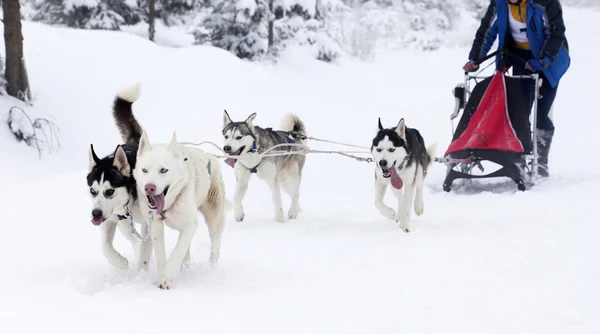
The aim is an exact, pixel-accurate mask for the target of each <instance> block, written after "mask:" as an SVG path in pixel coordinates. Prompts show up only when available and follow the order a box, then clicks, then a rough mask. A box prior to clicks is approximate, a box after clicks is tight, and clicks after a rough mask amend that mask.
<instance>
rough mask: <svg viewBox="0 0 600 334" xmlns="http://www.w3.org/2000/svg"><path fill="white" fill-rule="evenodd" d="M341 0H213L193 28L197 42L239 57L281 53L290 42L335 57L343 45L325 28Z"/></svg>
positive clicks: (318, 54) (321, 56) (320, 55)
mask: <svg viewBox="0 0 600 334" xmlns="http://www.w3.org/2000/svg"><path fill="white" fill-rule="evenodd" d="M338 4H341V3H340V2H339V1H338V0H213V1H212V3H211V7H210V12H209V13H208V14H207V15H206V16H205V17H204V18H203V20H202V21H201V22H200V24H199V25H198V27H197V28H196V29H195V30H194V37H195V40H196V44H211V45H213V46H217V47H220V48H223V49H226V50H229V51H231V52H233V53H234V54H235V55H236V56H238V57H240V58H247V59H251V60H254V59H258V58H261V57H263V56H266V55H269V56H275V57H276V56H278V55H279V54H280V53H281V52H282V51H284V50H285V49H287V48H288V47H290V46H302V47H310V48H311V49H312V50H313V55H314V57H315V58H317V59H320V60H323V61H332V60H334V59H335V58H337V57H338V55H339V52H340V49H339V47H338V46H337V45H336V43H335V41H334V40H333V39H331V38H330V37H329V36H328V35H327V32H326V23H325V21H326V19H327V18H328V15H329V13H330V12H332V11H333V10H335V9H336V8H337V6H336V5H338Z"/></svg>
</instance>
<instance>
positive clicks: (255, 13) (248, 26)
mask: <svg viewBox="0 0 600 334" xmlns="http://www.w3.org/2000/svg"><path fill="white" fill-rule="evenodd" d="M269 18H270V11H269V7H268V4H267V1H266V0H215V1H213V3H212V6H211V8H210V11H209V13H208V14H207V15H206V16H205V17H204V19H203V20H202V22H201V24H200V26H199V27H198V28H197V29H196V30H195V31H194V32H193V34H194V38H195V40H196V44H205V43H209V44H211V45H213V46H216V47H219V48H222V49H225V50H228V51H230V52H232V53H234V54H235V55H236V56H238V57H239V58H246V59H251V60H253V59H256V58H259V57H261V56H262V55H264V54H266V53H267V49H268V22H269Z"/></svg>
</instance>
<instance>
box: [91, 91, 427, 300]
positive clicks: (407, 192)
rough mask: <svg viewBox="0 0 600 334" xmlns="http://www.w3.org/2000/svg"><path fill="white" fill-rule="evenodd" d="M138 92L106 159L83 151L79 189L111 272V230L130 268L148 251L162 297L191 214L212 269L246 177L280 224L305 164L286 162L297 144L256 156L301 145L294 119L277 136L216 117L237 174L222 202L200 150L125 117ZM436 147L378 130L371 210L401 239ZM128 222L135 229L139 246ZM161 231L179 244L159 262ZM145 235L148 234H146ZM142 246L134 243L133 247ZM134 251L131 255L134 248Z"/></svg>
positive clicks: (119, 115)
mask: <svg viewBox="0 0 600 334" xmlns="http://www.w3.org/2000/svg"><path fill="white" fill-rule="evenodd" d="M140 88H141V86H140V84H136V85H133V86H130V87H126V88H125V89H122V90H121V91H119V92H118V93H117V96H116V97H115V100H114V103H113V118H114V120H115V123H116V125H117V127H118V129H119V132H120V134H121V138H122V139H123V141H124V143H122V144H119V145H117V147H116V150H115V151H114V153H112V154H110V155H108V156H105V157H104V158H99V157H98V156H97V154H96V152H95V151H94V147H93V145H91V146H90V152H89V169H88V175H87V183H88V186H89V192H90V196H91V198H92V202H93V206H92V223H93V224H94V225H96V226H99V228H100V230H101V231H102V252H103V254H104V256H105V257H106V259H107V260H108V262H109V263H110V264H111V265H113V266H114V267H116V268H119V269H126V268H128V266H129V264H128V261H127V259H126V258H125V257H123V256H122V255H121V254H120V253H119V252H118V251H117V250H116V249H115V248H114V246H113V239H114V236H115V231H116V228H117V226H118V227H119V230H120V231H121V232H122V233H123V235H124V236H125V237H126V238H127V239H128V240H129V241H130V242H131V243H132V245H133V247H134V251H135V252H136V256H137V260H138V261H137V263H138V267H137V270H140V269H143V270H144V271H146V272H147V271H148V267H149V260H150V256H151V254H152V251H154V254H155V257H156V263H157V269H158V275H159V276H158V282H157V285H158V286H159V287H160V288H161V289H168V288H169V287H170V286H171V285H172V281H173V279H174V278H175V277H176V276H177V274H178V273H179V271H180V268H181V267H182V265H185V264H187V263H188V262H189V260H190V245H191V242H192V239H193V237H194V235H195V232H196V229H197V228H198V211H199V212H200V213H201V214H202V216H203V217H204V220H205V223H206V225H207V227H208V232H209V235H210V256H209V265H210V266H211V267H214V266H216V265H217V263H218V261H219V251H220V248H221V235H222V233H223V227H224V224H225V211H226V210H230V209H233V212H234V217H235V219H236V221H238V222H241V221H243V220H244V217H245V213H244V208H243V205H242V202H243V199H244V196H245V194H246V191H247V189H248V181H249V179H250V177H251V176H252V174H256V175H257V176H258V178H260V179H261V180H263V181H265V182H266V183H267V185H268V186H269V188H270V190H271V196H272V200H273V209H274V212H273V213H274V216H275V217H274V218H275V221H277V222H280V223H283V222H284V221H285V218H284V217H285V214H284V211H283V208H282V203H281V189H283V191H284V192H285V193H287V195H289V196H290V198H291V202H292V203H291V206H290V207H289V209H288V210H287V218H288V219H295V218H296V217H297V216H298V213H299V212H300V211H301V208H300V203H299V197H300V192H299V190H300V183H301V180H302V170H303V168H304V165H305V162H306V156H305V155H304V154H297V153H296V154H294V153H293V151H297V150H300V148H298V146H288V148H285V149H287V150H288V151H290V153H289V154H284V155H278V156H264V157H263V156H260V155H259V154H260V153H261V152H264V151H265V150H267V149H269V148H271V147H273V146H275V145H281V144H291V143H294V144H302V145H305V140H306V128H305V126H304V123H303V122H302V121H301V120H300V119H299V118H298V117H296V116H295V115H291V114H287V115H285V116H284V118H283V120H282V124H281V127H280V130H273V129H271V128H262V127H260V126H258V125H255V124H254V121H255V118H256V116H257V114H256V113H253V114H251V115H250V116H249V117H248V118H247V119H246V120H244V121H233V120H232V119H231V117H230V115H229V114H228V113H227V111H225V113H224V115H223V131H222V132H223V137H224V147H223V151H225V153H227V154H228V155H231V156H240V155H243V158H242V157H240V158H228V159H226V160H225V162H226V164H227V165H229V166H231V167H233V170H234V173H235V176H236V186H235V194H234V196H233V204H231V203H230V202H229V201H228V200H227V198H226V196H225V184H224V182H223V177H222V170H221V167H220V163H219V160H218V159H217V158H216V157H215V156H213V155H211V154H208V153H205V152H204V151H202V150H200V149H197V148H191V147H188V146H185V145H183V144H179V143H178V142H177V138H176V133H175V132H173V136H172V139H171V141H170V142H169V143H160V144H159V143H153V142H151V141H150V136H149V135H148V134H147V133H146V132H145V131H144V130H143V128H142V127H141V125H140V124H139V123H138V121H137V120H136V118H135V116H134V115H133V111H132V105H133V103H134V102H135V101H136V100H137V99H139V97H140ZM434 150H435V146H434V145H432V146H430V147H429V148H425V143H424V140H423V138H422V137H421V135H420V133H419V131H417V130H416V129H411V128H408V127H406V126H405V123H404V119H401V120H400V122H399V123H398V124H397V125H396V126H395V127H392V128H385V127H383V126H382V124H381V121H379V122H378V131H377V134H376V135H375V137H374V138H373V142H372V145H371V153H372V155H373V160H374V161H375V163H376V164H377V166H376V169H375V207H376V208H377V210H379V212H380V213H381V214H382V215H383V216H385V217H387V218H389V219H392V220H395V221H397V222H399V226H400V228H401V229H402V230H404V231H405V232H409V228H410V227H409V220H410V215H411V209H412V208H411V207H413V206H414V211H415V214H416V215H421V214H423V212H424V202H423V180H424V179H425V177H426V175H427V169H428V167H429V165H430V164H431V162H432V161H433V159H434V157H433V155H434ZM388 185H391V186H392V191H393V193H394V195H395V197H396V198H397V200H398V202H397V207H396V210H394V209H392V208H391V207H389V206H387V205H386V204H384V202H383V198H384V195H385V192H386V190H387V187H388ZM132 222H135V223H138V224H140V225H141V230H142V235H143V234H144V231H145V232H146V235H143V237H142V238H141V240H140V237H139V236H136V233H137V232H136V231H135V229H133V228H132V226H133V225H132ZM165 225H166V226H167V227H169V228H171V229H173V230H176V231H178V232H179V238H178V239H177V243H176V245H175V247H174V249H173V251H172V253H171V255H170V256H169V257H168V258H167V255H166V250H165V240H164V228H165ZM148 233H149V235H148ZM140 241H141V242H140ZM138 245H139V249H138Z"/></svg>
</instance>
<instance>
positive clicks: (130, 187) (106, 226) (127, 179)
mask: <svg viewBox="0 0 600 334" xmlns="http://www.w3.org/2000/svg"><path fill="white" fill-rule="evenodd" d="M139 96H140V85H139V84H137V85H133V86H130V87H127V88H125V89H123V90H121V91H120V92H118V93H117V96H116V97H115V100H114V103H113V118H114V120H115V123H116V124H117V126H118V128H119V131H120V133H121V137H122V139H123V141H124V142H125V143H124V144H122V145H118V146H117V148H116V150H115V151H114V153H112V154H110V155H108V156H106V157H104V158H102V159H100V158H98V156H97V155H96V152H94V146H93V145H90V152H89V168H88V174H87V185H88V187H89V194H90V197H91V198H92V203H93V204H92V212H91V214H92V224H94V225H96V226H99V227H100V229H101V231H102V241H101V242H102V253H103V254H104V256H105V257H106V259H107V260H108V262H109V263H110V264H111V265H113V266H114V267H116V268H119V269H126V268H128V267H129V263H128V261H127V259H126V258H125V257H124V256H123V255H121V254H120V253H119V252H118V251H117V250H115V248H114V246H113V240H114V237H115V231H116V228H117V225H118V226H119V229H120V230H121V232H122V233H123V235H124V236H125V237H126V238H127V239H128V240H129V241H130V242H131V243H132V245H133V248H134V251H135V253H136V254H137V255H138V259H137V260H138V263H137V269H138V270H139V269H144V271H146V272H147V271H148V261H149V259H150V256H151V255H152V245H151V241H150V240H147V241H145V242H141V240H139V239H138V237H136V235H135V234H134V231H133V230H132V227H131V225H130V223H129V219H132V220H133V221H135V222H137V223H140V224H141V225H142V228H141V230H142V233H143V232H144V231H147V223H146V222H145V221H144V220H143V219H142V216H141V213H140V210H139V205H138V204H137V200H138V196H137V190H136V181H135V179H134V177H133V175H132V171H133V169H134V168H135V164H136V155H137V150H138V145H139V141H140V136H141V135H142V128H141V126H140V125H139V123H138V122H137V120H136V119H135V118H134V117H133V112H132V108H131V107H132V104H133V103H134V102H135V101H136V100H137V99H138V98H139ZM138 246H139V247H140V248H139V249H138Z"/></svg>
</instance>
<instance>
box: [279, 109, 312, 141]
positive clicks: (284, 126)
mask: <svg viewBox="0 0 600 334" xmlns="http://www.w3.org/2000/svg"><path fill="white" fill-rule="evenodd" d="M281 130H282V131H286V132H295V133H297V134H301V135H302V136H306V126H305V125H304V122H302V121H301V120H300V118H299V117H298V116H296V115H294V114H286V115H285V116H284V117H283V119H282V120H281ZM302 136H301V138H300V140H297V141H296V142H298V143H301V144H304V143H305V142H306V139H305V138H302ZM294 138H297V135H294Z"/></svg>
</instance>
